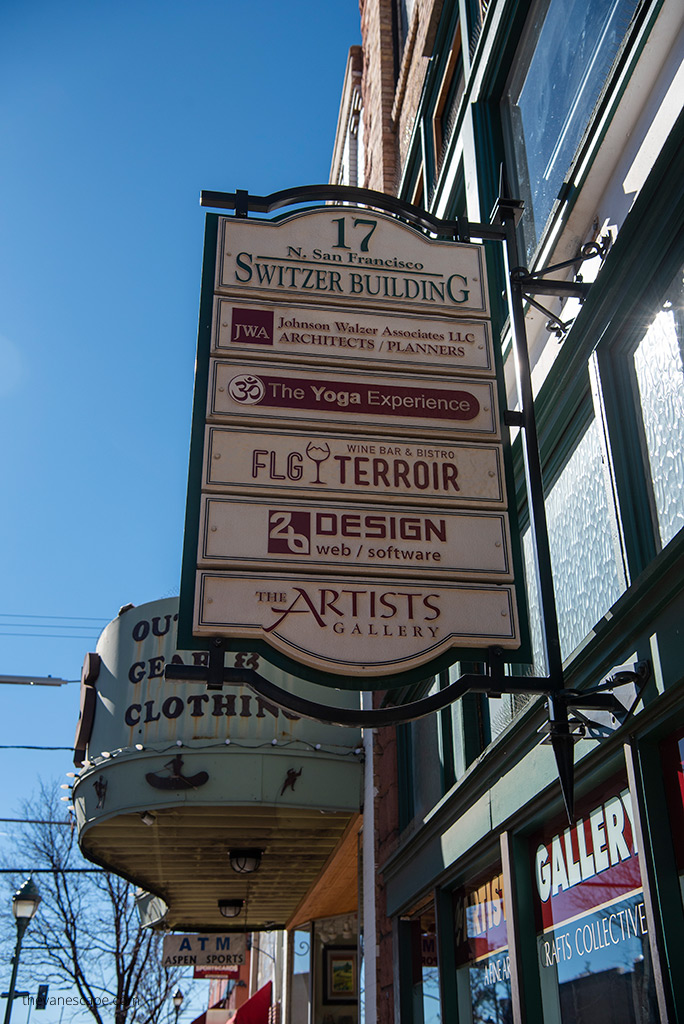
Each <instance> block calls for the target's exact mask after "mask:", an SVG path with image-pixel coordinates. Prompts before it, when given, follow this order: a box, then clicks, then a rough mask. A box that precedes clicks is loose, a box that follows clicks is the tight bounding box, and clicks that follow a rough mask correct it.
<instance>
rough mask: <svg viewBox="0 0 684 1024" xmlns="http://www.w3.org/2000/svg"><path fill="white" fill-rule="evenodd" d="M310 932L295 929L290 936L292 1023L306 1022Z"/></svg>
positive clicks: (309, 968) (308, 989)
mask: <svg viewBox="0 0 684 1024" xmlns="http://www.w3.org/2000/svg"><path fill="white" fill-rule="evenodd" d="M310 972H311V933H310V932H308V931H296V932H295V933H294V935H293V936H292V994H291V1012H290V1019H291V1021H292V1024H308V1021H309V1017H310V1013H309V993H310V989H311V982H310Z"/></svg>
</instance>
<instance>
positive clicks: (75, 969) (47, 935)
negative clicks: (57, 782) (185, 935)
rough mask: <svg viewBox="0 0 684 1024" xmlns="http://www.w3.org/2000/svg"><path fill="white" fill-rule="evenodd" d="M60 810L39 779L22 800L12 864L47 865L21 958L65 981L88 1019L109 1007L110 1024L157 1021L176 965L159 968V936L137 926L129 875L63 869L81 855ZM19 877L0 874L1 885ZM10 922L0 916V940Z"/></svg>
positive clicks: (79, 861)
mask: <svg viewBox="0 0 684 1024" xmlns="http://www.w3.org/2000/svg"><path fill="white" fill-rule="evenodd" d="M60 811H61V808H60V802H59V790H58V789H57V787H56V786H54V787H52V786H44V785H43V786H41V790H40V793H39V795H38V796H37V797H36V798H35V799H33V800H31V801H28V802H27V803H26V804H25V805H24V817H25V818H26V819H31V820H29V821H27V822H26V824H25V826H24V828H23V829H22V830H21V831H20V832H18V833H17V838H16V841H15V844H14V850H13V855H12V858H13V860H14V862H15V864H16V863H17V862H19V863H24V864H31V865H32V866H34V867H35V868H36V869H38V868H41V869H46V868H47V869H49V873H46V874H41V875H40V885H39V888H40V893H41V897H42V900H41V903H40V905H39V908H38V912H37V914H36V917H35V919H34V920H33V921H32V922H31V925H30V926H29V929H30V930H29V932H28V938H29V939H30V942H29V941H27V943H26V946H25V950H24V951H23V952H22V964H25V966H26V967H27V968H28V967H31V968H32V969H33V975H34V977H39V976H42V977H43V978H44V979H45V981H47V982H53V983H60V982H68V983H71V984H72V985H73V986H74V987H75V988H76V991H77V992H78V995H79V997H80V999H81V1001H82V1004H83V1008H84V1009H87V1010H88V1011H89V1012H90V1014H91V1016H92V1018H93V1020H94V1021H95V1022H96V1024H105V1020H107V1021H111V1020H112V1016H111V1010H112V1006H114V1007H115V1010H114V1020H115V1022H116V1024H165V1022H167V1021H170V1020H172V1018H173V1007H172V1004H171V994H172V992H173V990H174V988H175V987H176V986H177V984H178V980H179V977H180V972H179V971H178V970H174V969H169V968H165V967H162V955H161V945H162V938H161V935H159V934H158V933H155V932H152V931H150V930H147V929H142V928H141V927H140V922H139V919H138V915H137V911H136V910H135V905H134V887H133V886H132V885H131V884H130V883H129V882H126V881H125V880H124V879H122V878H119V877H118V876H117V875H113V874H110V873H108V872H104V871H103V872H102V873H96V874H78V873H71V872H68V871H67V869H69V868H72V869H73V868H74V867H80V866H86V862H85V861H84V860H83V857H82V856H81V854H80V851H79V850H78V844H77V842H76V834H75V830H74V829H72V828H65V827H64V826H63V825H60V824H58V822H59V819H60ZM9 866H10V865H8V867H9ZM23 880H24V879H23V878H21V877H19V876H12V875H6V876H4V881H5V884H6V885H7V886H8V889H9V892H13V891H14V890H15V889H16V888H17V887H18V886H19V885H20V884H21V882H22V881H23ZM9 892H8V899H9ZM10 927H11V923H8V922H7V921H2V922H1V923H0V931H1V929H2V928H5V930H6V931H7V936H6V939H7V942H8V944H9V943H10V942H11V940H12V936H11V934H10V931H9V929H10ZM3 937H4V936H3ZM48 999H49V997H48Z"/></svg>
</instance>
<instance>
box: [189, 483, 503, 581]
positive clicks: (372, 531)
mask: <svg viewBox="0 0 684 1024" xmlns="http://www.w3.org/2000/svg"><path fill="white" fill-rule="evenodd" d="M200 537H201V546H200V550H199V564H200V565H201V566H203V567H204V566H207V567H208V566H218V567H230V568H234V567H235V568H237V567H240V568H250V567H252V566H256V567H257V568H262V567H263V566H264V565H268V566H269V567H270V568H271V569H275V568H282V569H285V568H289V569H290V570H291V569H304V570H305V571H311V570H315V571H316V572H321V571H322V572H338V571H339V570H343V571H344V572H351V573H358V572H364V573H372V574H373V575H376V574H377V575H380V576H386V575H399V576H401V575H406V574H409V575H414V574H417V575H419V576H421V577H423V576H439V577H446V578H448V579H454V578H460V579H466V578H467V579H486V580H488V581H491V580H492V579H494V578H496V579H498V580H501V581H503V580H511V579H512V565H511V561H510V555H509V547H510V545H509V541H508V530H507V517H506V515H505V513H503V512H498V513H495V512H487V513H482V512H461V511H455V510H453V509H449V510H441V511H440V512H438V513H433V512H431V511H426V510H423V509H413V508H403V507H401V506H397V507H395V508H392V509H391V510H387V509H386V508H385V507H384V506H383V505H352V504H350V505H331V504H329V503H328V502H274V501H260V500H256V499H243V500H240V499H238V498H223V497H221V498H219V497H212V496H207V497H205V498H204V499H203V502H202V520H201V529H200Z"/></svg>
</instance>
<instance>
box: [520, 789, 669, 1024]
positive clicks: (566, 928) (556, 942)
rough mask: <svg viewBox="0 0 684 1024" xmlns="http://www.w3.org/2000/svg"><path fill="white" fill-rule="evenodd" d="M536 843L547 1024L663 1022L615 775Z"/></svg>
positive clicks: (624, 802)
mask: <svg viewBox="0 0 684 1024" xmlns="http://www.w3.org/2000/svg"><path fill="white" fill-rule="evenodd" d="M578 815H579V820H578V821H577V822H576V823H575V825H573V827H572V828H568V827H567V821H562V822H561V821H558V822H556V823H555V825H552V826H550V827H549V828H548V829H546V830H545V831H544V833H542V834H540V835H539V836H537V837H535V838H534V839H533V841H532V843H531V847H530V851H531V859H532V869H533V872H534V878H535V889H534V892H535V897H536V899H535V912H536V915H537V930H538V931H537V952H538V964H539V977H540V981H541V992H542V1003H543V1010H544V1021H545V1022H547V1024H576V1022H578V1021H582V1024H649V1022H650V1021H654V1020H658V1012H657V1008H656V1002H655V986H654V982H653V971H652V966H651V959H650V949H649V942H648V927H647V923H646V911H645V907H644V897H643V893H642V888H641V873H640V869H639V859H638V856H637V851H636V846H635V842H634V837H633V835H632V803H631V799H630V793H629V789H628V788H627V784H626V780H625V779H624V778H616V779H614V780H612V781H611V782H610V783H609V784H607V785H606V786H605V787H603V788H602V789H601V791H597V792H594V793H593V794H591V795H590V796H589V797H588V798H587V799H586V800H585V801H583V802H582V803H581V804H578Z"/></svg>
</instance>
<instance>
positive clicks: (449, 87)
mask: <svg viewBox="0 0 684 1024" xmlns="http://www.w3.org/2000/svg"><path fill="white" fill-rule="evenodd" d="M360 9H361V27H362V38H363V46H362V51H363V59H362V77H361V86H360V88H361V97H362V106H363V112H362V117H361V125H362V138H363V152H362V154H361V156H360V157H359V161H358V166H359V177H358V184H359V185H362V186H365V187H368V188H373V189H376V190H379V191H383V192H387V193H390V194H392V195H396V196H398V197H400V198H402V199H403V200H405V201H406V202H410V203H413V204H415V205H416V206H418V207H421V208H423V209H425V210H427V211H429V212H430V213H432V214H434V215H435V216H438V217H441V218H446V219H450V220H455V219H456V218H462V219H463V221H464V223H465V222H466V221H467V222H473V223H484V224H487V223H489V221H490V214H491V211H492V210H493V208H494V206H495V203H496V201H497V197H498V196H499V195H500V194H501V190H502V188H503V189H506V190H507V191H506V194H507V195H508V196H512V197H514V198H517V199H520V200H522V201H523V203H524V210H523V212H522V217H521V220H520V224H519V226H518V244H519V251H520V262H521V264H524V266H525V268H526V270H527V271H528V272H529V273H532V274H537V275H539V277H541V276H542V272H543V271H546V270H547V268H557V269H554V270H552V271H551V272H550V277H551V278H552V279H553V280H556V281H559V280H562V281H573V282H575V281H577V279H578V277H579V276H580V275H581V279H582V281H583V282H584V283H585V284H588V285H590V287H589V288H587V289H586V291H587V293H588V294H587V296H586V298H585V299H584V301H583V302H582V303H580V301H579V300H578V299H576V298H563V297H559V296H557V295H555V294H553V293H552V292H553V289H549V290H548V291H549V292H550V294H546V293H543V292H542V291H541V290H540V292H539V293H536V292H534V290H533V289H530V290H529V295H528V298H527V302H526V312H525V319H526V330H527V338H528V348H529V353H530V361H531V367H532V382H533V388H534V397H535V412H536V421H537V428H538V432H539V439H540V454H541V459H542V465H543V475H544V489H545V507H546V517H547V521H548V530H549V541H550V549H551V562H552V569H553V576H554V591H555V601H556V606H557V615H558V624H559V638H560V646H561V654H562V659H563V663H564V677H565V684H566V686H567V687H569V688H572V689H575V690H578V691H582V690H585V689H587V688H593V687H596V686H598V685H600V684H601V683H602V682H606V681H608V683H609V685H610V686H611V687H612V688H613V689H614V690H615V693H616V695H617V696H618V697H619V699H620V700H621V702H622V705H623V708H624V710H623V711H622V712H620V711H616V713H615V714H612V715H611V714H608V713H606V712H598V711H593V712H592V711H589V710H587V709H585V710H584V711H577V712H575V713H574V714H573V718H574V720H575V724H574V725H573V729H574V730H575V734H576V735H575V739H576V742H575V745H574V761H575V796H576V803H575V812H574V816H573V819H572V821H570V822H569V821H568V818H567V815H566V813H565V810H564V807H563V802H562V799H561V792H560V787H559V784H558V778H557V774H556V766H555V762H554V758H553V755H552V752H551V748H550V746H548V745H547V744H545V743H543V742H542V741H543V738H544V728H545V722H546V707H545V701H544V700H543V699H542V698H539V697H534V696H529V695H525V694H524V693H521V694H519V695H516V696H510V695H505V694H504V695H501V696H499V697H486V696H483V695H479V694H478V695H476V694H471V695H468V696H467V697H466V698H465V699H463V700H461V701H459V702H457V703H456V704H454V705H453V706H452V707H451V708H449V709H448V710H446V711H443V712H440V713H439V714H437V715H433V716H430V717H426V718H424V719H421V720H419V721H417V722H415V723H413V724H411V725H406V726H403V727H400V728H399V729H398V730H396V731H395V730H390V729H380V730H378V732H377V734H376V735H375V738H374V743H373V750H372V763H373V769H372V770H373V773H374V774H373V784H374V787H375V793H376V798H375V808H374V814H375V842H374V848H373V856H374V858H375V868H376V875H375V877H376V883H377V884H376V896H377V917H376V921H375V928H376V934H375V935H374V936H373V942H372V945H371V944H369V943H368V942H366V952H367V955H368V953H369V951H372V950H376V949H377V954H378V959H377V970H376V972H375V974H374V975H373V976H372V977H370V976H367V979H366V996H367V999H370V1000H372V1001H373V1005H374V1006H377V1011H376V1012H374V1013H373V1015H372V1017H371V1018H370V1019H372V1020H375V1019H377V1020H378V1021H382V1022H388V1024H389V1022H390V1021H396V1022H399V1021H401V1024H432V1022H436V1021H440V1020H441V1021H447V1020H448V1021H450V1022H456V1021H458V1022H459V1024H488V1022H490V1021H491V1022H497V1024H503V1022H505V1024H508V1022H512V1021H516V1022H519V1021H527V1022H532V1021H534V1022H542V1021H543V1022H545V1024H570V1022H573V1024H580V1022H582V1024H594V1022H599V1021H600V1022H601V1024H609V1022H610V1024H613V1022H614V1024H624V1022H639V1024H645V1022H651V1021H676V1020H681V1019H684V981H683V979H682V972H681V970H679V968H678V964H679V961H680V952H679V951H680V950H681V948H682V940H683V939H684V909H683V905H682V885H681V877H682V875H681V873H682V871H683V869H684V833H683V831H682V822H683V819H684V811H683V802H682V800H683V797H682V793H683V792H684V790H683V789H682V783H681V780H682V772H683V767H682V753H683V751H684V747H682V737H684V701H683V700H682V681H683V679H682V677H683V675H684V672H683V662H682V647H681V622H682V613H683V611H684V595H683V593H682V580H683V569H684V536H683V534H682V531H681V527H682V525H683V524H684V444H683V441H684V437H683V433H684V426H683V424H684V418H683V416H682V413H683V412H684V370H683V363H682V349H683V345H684V319H683V317H684V287H683V271H684V234H683V232H682V228H683V226H684V190H683V189H682V180H684V177H683V173H684V150H683V147H682V140H683V126H684V116H683V114H682V98H683V97H684V69H683V68H682V58H683V57H684V8H683V7H682V5H681V3H679V2H677V0H601V2H597V0H573V2H570V3H568V2H567V0H562V2H561V0H538V2H526V0H514V2H512V0H492V2H489V3H487V2H484V0H460V2H459V0H361V3H360ZM342 149H343V145H342V143H341V141H340V140H339V139H338V143H337V147H336V151H337V152H341V151H342ZM338 166H339V160H338ZM333 172H334V173H333V177H332V179H331V180H335V181H339V180H341V179H340V177H339V176H338V175H337V174H336V173H335V164H334V165H333ZM352 183H356V182H352ZM474 240H477V239H476V238H475V239H474ZM487 246H488V252H489V256H488V258H489V264H488V273H489V278H490V282H491V302H492V308H493V311H494V322H495V327H496V331H497V332H498V338H499V344H500V346H501V352H502V358H503V360H504V365H505V370H506V389H507V398H508V408H509V409H510V410H515V409H516V408H517V407H518V397H517V394H516V391H515V386H514V376H515V375H514V372H513V349H512V346H511V338H510V324H509V320H508V309H507V305H506V303H505V301H504V300H503V299H502V296H503V295H504V293H505V285H506V277H505V268H504V264H503V260H502V254H501V252H500V249H499V248H498V247H497V245H496V244H494V243H487ZM568 261H573V262H568ZM559 264H560V265H561V266H560V267H559ZM547 276H549V275H547ZM514 433H515V432H514ZM513 456H514V461H515V468H516V485H517V493H516V502H517V506H518V515H519V520H520V523H521V526H522V531H523V537H522V539H523V548H524V552H525V563H526V577H527V594H528V604H529V609H530V624H531V630H532V637H533V647H534V665H533V666H530V667H529V668H528V670H527V671H528V672H529V674H536V675H540V674H541V675H543V674H544V672H545V670H546V665H545V661H544V645H543V643H542V638H541V633H540V627H539V615H538V609H539V595H538V589H537V584H536V579H535V572H534V558H533V544H532V537H531V535H530V528H529V517H528V510H527V496H526V490H525V486H524V469H523V456H522V450H521V439H520V437H517V438H514V442H513ZM462 669H463V666H458V665H457V666H454V667H453V668H452V669H451V670H450V673H444V674H442V675H441V676H440V677H439V678H436V679H431V680H427V681H426V683H425V684H424V686H423V687H422V688H413V689H412V690H411V691H409V690H408V689H407V690H406V691H404V692H402V693H400V694H398V695H397V693H396V692H393V693H392V694H391V695H390V696H391V700H392V701H395V702H398V701H402V700H406V699H409V698H410V697H411V696H416V695H418V694H420V693H425V692H434V691H436V690H437V689H439V688H440V687H443V686H444V685H445V684H446V683H447V682H448V681H449V679H454V678H456V677H457V675H458V674H459V673H460V672H461V671H462ZM522 671H523V672H524V671H525V670H522ZM621 671H622V673H623V674H620V673H621ZM515 672H516V673H518V674H519V673H520V672H521V669H520V668H519V667H518V668H516V669H515ZM390 696H387V697H385V701H387V700H389V699H390ZM367 763H368V764H370V763H371V761H370V759H369V760H368V762H367ZM369 821H370V818H369V816H368V811H367V814H366V823H367V826H368V823H369ZM367 1019H368V1018H367Z"/></svg>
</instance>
